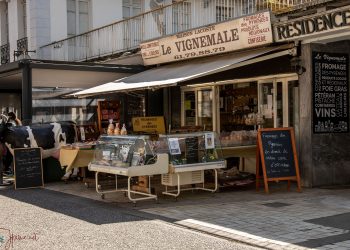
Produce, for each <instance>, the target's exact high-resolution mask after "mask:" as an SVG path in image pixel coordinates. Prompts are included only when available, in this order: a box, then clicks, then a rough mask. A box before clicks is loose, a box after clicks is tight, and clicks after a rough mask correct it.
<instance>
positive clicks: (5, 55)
mask: <svg viewBox="0 0 350 250" xmlns="http://www.w3.org/2000/svg"><path fill="white" fill-rule="evenodd" d="M0 53H1V64H6V63H9V62H10V45H9V44H4V45H1V46H0Z"/></svg>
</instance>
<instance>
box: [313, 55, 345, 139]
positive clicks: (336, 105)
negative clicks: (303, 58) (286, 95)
mask: <svg viewBox="0 0 350 250" xmlns="http://www.w3.org/2000/svg"><path fill="white" fill-rule="evenodd" d="M312 58H313V60H312V62H313V63H312V64H313V132H314V133H347V132H349V57H348V54H339V53H323V52H313V54H312Z"/></svg>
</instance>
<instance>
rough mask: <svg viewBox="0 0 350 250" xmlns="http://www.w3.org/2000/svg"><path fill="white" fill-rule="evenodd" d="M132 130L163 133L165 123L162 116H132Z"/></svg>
mask: <svg viewBox="0 0 350 250" xmlns="http://www.w3.org/2000/svg"><path fill="white" fill-rule="evenodd" d="M132 127H133V130H134V132H149V133H158V134H165V124H164V117H163V116H148V117H134V118H132Z"/></svg>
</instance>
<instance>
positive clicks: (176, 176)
mask: <svg viewBox="0 0 350 250" xmlns="http://www.w3.org/2000/svg"><path fill="white" fill-rule="evenodd" d="M159 140H160V144H161V145H167V146H168V148H169V173H167V174H163V175H162V184H163V185H165V188H166V190H165V192H163V194H166V195H172V196H175V197H177V196H179V194H180V190H186V189H184V188H180V186H181V185H187V184H199V183H202V184H203V185H202V186H201V187H192V188H187V189H191V190H192V189H201V190H206V191H211V192H215V191H216V190H217V169H220V168H225V167H226V164H225V160H224V159H223V155H222V150H221V145H220V140H219V137H218V135H217V134H216V133H215V132H204V131H203V132H193V133H188V134H187V133H186V134H172V135H160V136H159ZM164 141H165V142H164ZM163 148H164V147H163ZM205 170H213V172H214V175H215V187H214V189H209V188H205V187H204V171H205ZM169 186H173V187H177V189H175V190H171V191H170V190H168V187H169Z"/></svg>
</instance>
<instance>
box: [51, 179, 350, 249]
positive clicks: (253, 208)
mask: <svg viewBox="0 0 350 250" xmlns="http://www.w3.org/2000/svg"><path fill="white" fill-rule="evenodd" d="M82 186H83V184H81V183H78V184H77V183H74V184H68V185H62V184H52V185H48V186H47V188H48V189H52V190H56V191H61V192H66V193H71V194H75V195H81V196H85V197H87V198H92V199H100V198H99V196H98V195H97V194H96V193H95V191H94V189H86V188H85V187H82ZM105 202H112V203H115V202H118V205H119V206H122V207H124V208H125V207H126V208H128V209H136V210H139V211H142V212H146V213H149V214H153V215H157V216H162V217H164V218H167V219H169V220H170V221H171V222H173V223H175V224H179V225H182V226H185V227H188V228H190V229H194V230H198V231H202V232H206V233H209V234H212V235H216V236H219V237H224V238H227V239H233V240H237V241H241V242H244V243H248V244H251V245H254V246H258V247H262V248H266V249H310V248H312V249H350V189H340V190H335V189H316V188H314V189H304V190H303V192H302V193H297V192H295V191H290V192H288V191H286V190H285V189H284V187H283V188H282V187H281V186H280V185H279V186H278V187H277V188H276V187H275V188H272V192H271V194H269V195H267V194H264V193H263V191H261V192H256V191H255V190H254V189H249V190H241V191H234V190H231V191H224V192H220V193H216V194H215V195H213V194H210V193H208V192H202V191H195V192H183V193H181V195H180V197H179V199H178V201H175V200H174V199H173V198H169V197H164V196H160V203H159V204H157V203H155V202H153V201H142V202H139V203H137V206H136V207H133V206H132V205H131V204H130V203H128V200H127V199H126V198H125V197H124V195H123V194H122V193H117V194H111V195H110V196H107V197H106V199H105Z"/></svg>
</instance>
